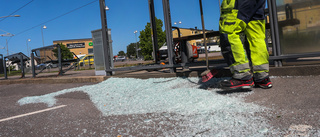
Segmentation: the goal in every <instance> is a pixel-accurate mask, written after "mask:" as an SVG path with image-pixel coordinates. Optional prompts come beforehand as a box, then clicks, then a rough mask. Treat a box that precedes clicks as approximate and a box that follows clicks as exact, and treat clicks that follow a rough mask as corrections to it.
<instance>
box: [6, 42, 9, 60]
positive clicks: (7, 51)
mask: <svg viewBox="0 0 320 137" xmlns="http://www.w3.org/2000/svg"><path fill="white" fill-rule="evenodd" d="M6 46H7V56H9V49H8V40H7V39H6Z"/></svg>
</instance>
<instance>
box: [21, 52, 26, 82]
mask: <svg viewBox="0 0 320 137" xmlns="http://www.w3.org/2000/svg"><path fill="white" fill-rule="evenodd" d="M20 69H21V78H24V76H25V75H24V61H23V56H22V55H20Z"/></svg>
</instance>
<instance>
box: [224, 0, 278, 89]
mask: <svg viewBox="0 0 320 137" xmlns="http://www.w3.org/2000/svg"><path fill="white" fill-rule="evenodd" d="M265 3H266V1H265V0H223V1H222V4H221V16H220V21H219V24H220V26H219V29H220V44H221V51H222V55H223V57H224V59H225V60H226V61H227V64H228V65H229V67H230V71H231V72H232V74H233V76H232V79H231V80H225V81H222V82H221V83H220V84H221V87H222V88H223V89H239V88H242V89H250V88H251V87H252V86H253V85H256V86H257V87H261V88H271V87H272V83H271V81H270V78H269V61H268V60H269V53H268V51H267V47H266V42H265V15H264V8H265ZM242 32H244V34H245V35H246V38H247V42H248V44H249V47H248V50H247V51H248V52H246V50H245V48H244V46H243V44H242V42H241V40H240V36H239V34H240V33H242ZM249 61H251V63H250V62H249ZM250 65H251V66H250ZM251 68H252V69H251Z"/></svg>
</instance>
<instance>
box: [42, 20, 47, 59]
mask: <svg viewBox="0 0 320 137" xmlns="http://www.w3.org/2000/svg"><path fill="white" fill-rule="evenodd" d="M46 28H47V26H46V25H43V26H42V27H41V35H42V46H43V47H44V38H43V29H46ZM43 57H44V61H46V50H45V49H44V53H43Z"/></svg>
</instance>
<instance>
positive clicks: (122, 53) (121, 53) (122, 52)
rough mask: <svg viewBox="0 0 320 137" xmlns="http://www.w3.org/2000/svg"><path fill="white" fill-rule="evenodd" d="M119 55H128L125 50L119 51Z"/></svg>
mask: <svg viewBox="0 0 320 137" xmlns="http://www.w3.org/2000/svg"><path fill="white" fill-rule="evenodd" d="M118 56H126V53H124V51H122V50H121V51H119V53H118Z"/></svg>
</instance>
